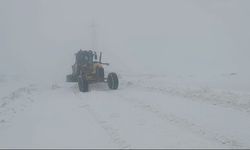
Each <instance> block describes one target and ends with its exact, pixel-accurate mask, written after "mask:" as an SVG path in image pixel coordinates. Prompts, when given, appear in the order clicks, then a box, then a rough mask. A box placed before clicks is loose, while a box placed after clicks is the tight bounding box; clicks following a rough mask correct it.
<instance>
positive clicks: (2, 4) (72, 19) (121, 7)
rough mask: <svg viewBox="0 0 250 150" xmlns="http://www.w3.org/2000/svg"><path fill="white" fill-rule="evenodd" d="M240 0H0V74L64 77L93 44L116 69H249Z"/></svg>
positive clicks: (249, 21) (244, 6)
mask: <svg viewBox="0 0 250 150" xmlns="http://www.w3.org/2000/svg"><path fill="white" fill-rule="evenodd" d="M249 4H250V2H249V1H247V0H245V1H243V0H234V1H232V0H216V1H214V0H203V1H200V0H196V1H194V0H192V1H191V0H0V69H1V70H0V74H5V73H10V74H22V75H29V76H39V78H41V77H59V78H65V75H66V74H67V73H70V72H71V65H72V64H73V63H74V53H75V52H76V51H78V50H79V49H91V48H92V35H91V27H90V25H91V23H92V22H93V21H94V22H95V23H96V25H97V28H96V31H97V45H96V49H97V51H102V52H103V54H104V61H107V62H110V63H111V64H112V65H111V66H110V69H111V70H112V69H113V70H115V71H119V70H122V71H125V72H126V71H127V72H129V71H131V72H132V71H133V72H149V73H152V72H153V73H159V74H160V73H176V74H183V73H185V74H203V73H204V74H206V73H219V74H220V73H230V72H238V73H245V72H247V68H248V64H250V59H249V54H250V51H249V48H250V44H249V43H250V42H249V37H250V31H249V26H250V17H249V15H250V10H249V6H250V5H249Z"/></svg>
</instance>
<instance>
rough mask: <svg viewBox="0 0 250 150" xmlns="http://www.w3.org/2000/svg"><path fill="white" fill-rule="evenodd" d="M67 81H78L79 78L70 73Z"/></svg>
mask: <svg viewBox="0 0 250 150" xmlns="http://www.w3.org/2000/svg"><path fill="white" fill-rule="evenodd" d="M66 81H67V82H77V78H76V77H75V76H74V75H72V74H69V75H67V76H66Z"/></svg>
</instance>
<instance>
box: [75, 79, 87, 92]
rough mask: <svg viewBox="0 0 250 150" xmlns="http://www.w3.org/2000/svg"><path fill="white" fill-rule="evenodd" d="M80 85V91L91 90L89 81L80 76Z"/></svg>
mask: <svg viewBox="0 0 250 150" xmlns="http://www.w3.org/2000/svg"><path fill="white" fill-rule="evenodd" d="M78 87H79V90H80V92H88V91H89V84H88V81H87V80H86V79H85V78H84V77H80V78H79V79H78Z"/></svg>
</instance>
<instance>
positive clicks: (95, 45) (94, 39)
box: [90, 20, 98, 51]
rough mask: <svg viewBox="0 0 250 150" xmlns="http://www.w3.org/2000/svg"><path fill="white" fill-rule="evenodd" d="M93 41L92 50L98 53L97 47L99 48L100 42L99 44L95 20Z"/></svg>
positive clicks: (93, 23) (92, 30) (92, 32)
mask: <svg viewBox="0 0 250 150" xmlns="http://www.w3.org/2000/svg"><path fill="white" fill-rule="evenodd" d="M90 27H91V39H92V41H91V42H92V50H94V51H96V50H97V48H98V47H97V46H98V42H97V29H96V28H97V25H96V23H95V21H94V20H93V21H92V23H91V25H90Z"/></svg>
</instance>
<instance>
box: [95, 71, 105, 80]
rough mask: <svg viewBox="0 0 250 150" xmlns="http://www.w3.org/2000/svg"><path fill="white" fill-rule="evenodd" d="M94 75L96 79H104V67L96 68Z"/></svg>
mask: <svg viewBox="0 0 250 150" xmlns="http://www.w3.org/2000/svg"><path fill="white" fill-rule="evenodd" d="M96 77H97V79H98V81H104V69H103V68H97V69H96Z"/></svg>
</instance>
